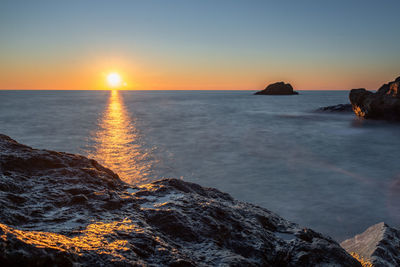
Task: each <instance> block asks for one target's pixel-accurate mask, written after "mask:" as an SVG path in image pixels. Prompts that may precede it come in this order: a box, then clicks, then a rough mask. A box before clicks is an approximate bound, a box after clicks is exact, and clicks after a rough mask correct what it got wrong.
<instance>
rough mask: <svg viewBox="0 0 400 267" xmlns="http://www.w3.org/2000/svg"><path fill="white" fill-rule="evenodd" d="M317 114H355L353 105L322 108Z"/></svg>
mask: <svg viewBox="0 0 400 267" xmlns="http://www.w3.org/2000/svg"><path fill="white" fill-rule="evenodd" d="M317 112H353V107H352V105H351V104H339V105H334V106H327V107H321V108H319V109H317Z"/></svg>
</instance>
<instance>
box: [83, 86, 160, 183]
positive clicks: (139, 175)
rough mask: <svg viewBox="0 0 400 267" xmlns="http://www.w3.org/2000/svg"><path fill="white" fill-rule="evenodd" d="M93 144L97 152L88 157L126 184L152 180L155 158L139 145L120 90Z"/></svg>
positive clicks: (106, 113) (112, 97)
mask: <svg viewBox="0 0 400 267" xmlns="http://www.w3.org/2000/svg"><path fill="white" fill-rule="evenodd" d="M94 141H95V148H94V152H92V153H89V155H88V156H89V157H91V158H94V159H96V160H97V161H99V162H100V163H101V164H103V165H104V166H106V167H107V168H110V169H111V170H113V171H114V172H116V173H117V174H118V175H119V176H120V177H121V179H122V180H124V181H125V182H128V183H141V182H146V181H149V178H150V175H151V169H152V164H153V163H154V159H153V158H151V155H150V153H149V149H145V148H144V147H143V144H142V143H141V142H140V135H139V134H138V131H137V129H136V128H135V124H134V121H133V120H132V119H131V118H130V116H129V114H128V112H127V111H126V108H125V105H124V102H123V98H122V96H121V94H120V92H119V91H118V90H112V91H111V94H110V98H109V101H108V106H107V109H106V110H105V112H104V114H103V117H102V119H101V121H100V123H99V130H98V131H97V132H96V133H95V134H94ZM150 152H151V151H150Z"/></svg>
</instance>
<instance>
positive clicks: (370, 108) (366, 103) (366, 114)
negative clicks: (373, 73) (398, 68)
mask: <svg viewBox="0 0 400 267" xmlns="http://www.w3.org/2000/svg"><path fill="white" fill-rule="evenodd" d="M399 86H400V77H398V78H397V79H396V80H394V81H393V82H389V83H387V84H384V85H382V87H381V88H379V89H378V91H377V92H376V93H373V92H370V91H367V90H365V89H364V88H361V89H353V90H351V91H350V96H349V98H350V102H351V104H352V106H353V110H354V113H355V114H356V115H357V116H359V117H363V118H366V119H385V120H397V121H398V120H400V91H399Z"/></svg>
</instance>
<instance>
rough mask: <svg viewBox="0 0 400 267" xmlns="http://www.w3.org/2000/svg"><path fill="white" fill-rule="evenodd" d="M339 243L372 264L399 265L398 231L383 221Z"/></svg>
mask: <svg viewBox="0 0 400 267" xmlns="http://www.w3.org/2000/svg"><path fill="white" fill-rule="evenodd" d="M341 245H342V247H343V248H345V249H346V250H347V252H349V253H355V254H356V255H359V256H360V257H361V258H363V259H364V260H365V261H366V262H370V264H372V266H377V267H378V266H382V267H383V266H400V231H399V230H397V229H394V228H391V227H389V226H388V225H386V224H385V223H383V222H381V223H378V224H376V225H373V226H371V227H369V228H368V229H367V230H366V231H365V232H363V233H362V234H359V235H356V236H355V237H353V238H351V239H348V240H345V241H343V242H342V243H341Z"/></svg>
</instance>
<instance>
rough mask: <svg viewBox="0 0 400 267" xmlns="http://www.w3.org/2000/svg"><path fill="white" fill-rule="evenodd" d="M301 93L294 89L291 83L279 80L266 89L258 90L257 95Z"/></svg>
mask: <svg viewBox="0 0 400 267" xmlns="http://www.w3.org/2000/svg"><path fill="white" fill-rule="evenodd" d="M298 94H299V93H298V92H296V91H293V87H292V85H291V84H290V83H284V82H277V83H272V84H270V85H268V86H267V87H265V89H264V90H261V91H258V92H256V93H255V95H298Z"/></svg>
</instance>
